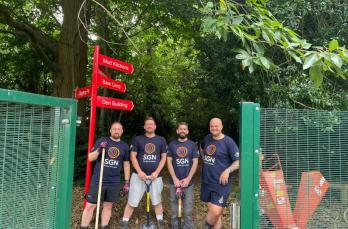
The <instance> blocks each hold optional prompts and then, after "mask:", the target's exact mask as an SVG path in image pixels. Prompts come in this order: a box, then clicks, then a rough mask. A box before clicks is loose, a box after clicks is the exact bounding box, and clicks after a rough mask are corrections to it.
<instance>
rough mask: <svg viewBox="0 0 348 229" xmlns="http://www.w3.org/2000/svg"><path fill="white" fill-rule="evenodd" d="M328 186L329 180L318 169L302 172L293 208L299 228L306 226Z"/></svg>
mask: <svg viewBox="0 0 348 229" xmlns="http://www.w3.org/2000/svg"><path fill="white" fill-rule="evenodd" d="M328 188H329V182H327V180H326V179H325V178H324V177H323V175H322V174H321V173H320V172H319V171H313V172H303V173H302V177H301V183H300V187H299V189H298V194H297V201H296V205H295V210H294V219H295V220H296V224H297V226H298V227H299V228H300V229H303V228H306V225H307V223H308V221H309V219H310V218H311V217H312V215H313V213H314V211H315V209H316V208H317V207H318V205H319V203H320V201H321V199H322V198H323V197H324V195H325V193H326V191H327V190H328Z"/></svg>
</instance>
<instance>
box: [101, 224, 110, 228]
mask: <svg viewBox="0 0 348 229" xmlns="http://www.w3.org/2000/svg"><path fill="white" fill-rule="evenodd" d="M101 229H109V225H104V226H101Z"/></svg>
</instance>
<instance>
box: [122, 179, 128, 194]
mask: <svg viewBox="0 0 348 229" xmlns="http://www.w3.org/2000/svg"><path fill="white" fill-rule="evenodd" d="M123 191H124V193H128V192H129V181H126V182H125V183H124V185H123Z"/></svg>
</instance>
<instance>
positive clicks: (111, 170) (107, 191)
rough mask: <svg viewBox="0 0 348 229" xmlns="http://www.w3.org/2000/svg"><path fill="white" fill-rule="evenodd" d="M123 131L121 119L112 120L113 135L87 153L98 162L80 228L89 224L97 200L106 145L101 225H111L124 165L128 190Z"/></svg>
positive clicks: (127, 147)
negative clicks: (112, 211)
mask: <svg viewBox="0 0 348 229" xmlns="http://www.w3.org/2000/svg"><path fill="white" fill-rule="evenodd" d="M122 133H123V127H122V124H121V123H120V122H114V123H112V125H111V128H110V135H111V136H110V137H108V138H106V137H103V138H100V139H98V140H97V141H96V143H95V145H94V147H93V148H92V151H91V152H90V153H89V154H88V160H89V161H95V165H94V169H93V176H92V180H91V183H90V185H89V190H88V193H87V195H86V200H87V205H86V207H85V209H84V211H83V214H82V220H81V229H82V228H88V225H89V223H90V222H91V219H92V217H93V212H94V209H95V207H96V203H97V200H98V186H99V175H100V167H101V156H102V155H101V152H102V148H105V159H104V171H103V183H102V190H101V200H102V201H103V210H102V215H101V225H102V228H108V224H109V220H110V217H111V210H112V205H113V203H114V202H115V201H116V200H117V199H118V195H119V191H120V185H121V184H120V183H121V182H120V174H121V169H122V166H123V169H124V179H125V185H124V189H125V191H127V190H128V189H129V176H130V163H129V146H128V145H127V143H125V142H124V141H121V136H122ZM97 217H98V216H97Z"/></svg>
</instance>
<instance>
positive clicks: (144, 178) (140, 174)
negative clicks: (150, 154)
mask: <svg viewBox="0 0 348 229" xmlns="http://www.w3.org/2000/svg"><path fill="white" fill-rule="evenodd" d="M138 176H139V178H140V179H141V180H142V181H146V180H147V179H148V176H147V175H146V173H144V172H143V171H141V172H140V173H138Z"/></svg>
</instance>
